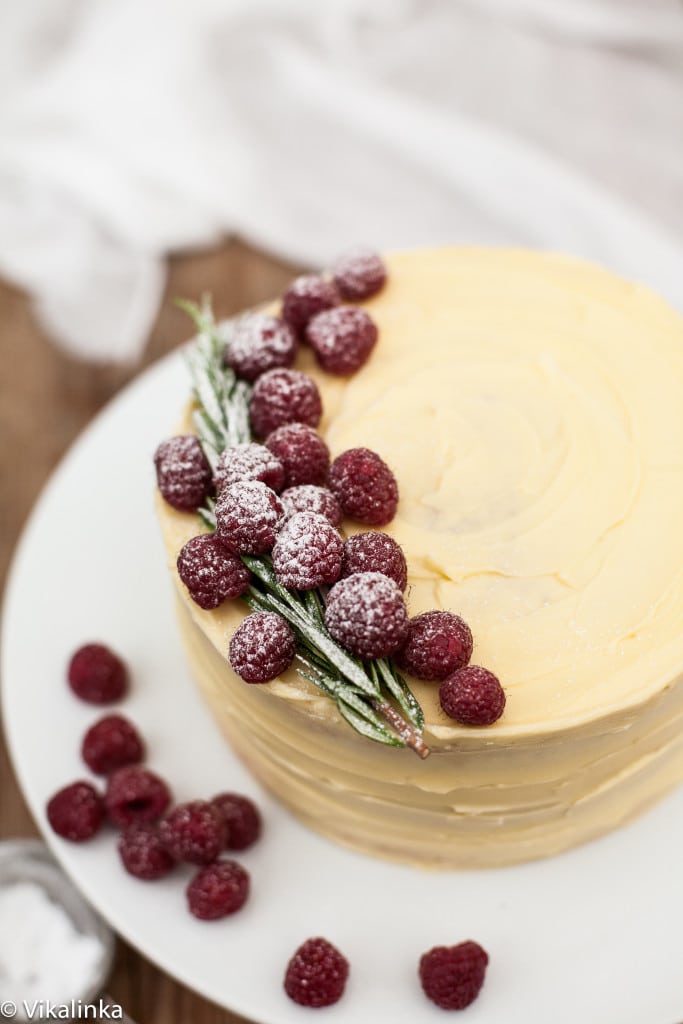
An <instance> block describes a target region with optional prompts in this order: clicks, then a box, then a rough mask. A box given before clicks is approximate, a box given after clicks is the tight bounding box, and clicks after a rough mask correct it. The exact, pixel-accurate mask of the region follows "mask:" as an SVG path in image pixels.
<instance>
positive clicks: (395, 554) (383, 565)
mask: <svg viewBox="0 0 683 1024" xmlns="http://www.w3.org/2000/svg"><path fill="white" fill-rule="evenodd" d="M357 572H382V573H384V575H385V576H388V577H389V579H392V580H393V581H394V583H395V584H396V586H397V587H398V588H399V590H402V591H403V590H405V589H406V585H407V583H408V567H407V565H406V556H405V555H404V554H403V549H402V548H401V546H400V545H399V544H397V543H396V541H395V540H394V539H393V537H389V536H388V535H387V534H386V533H378V532H377V531H376V530H369V531H368V532H367V533H355V534H354V535H353V536H352V537H349V538H348V539H347V540H345V541H344V551H343V554H342V571H341V576H342V579H344V578H345V577H346V576H353V574H354V573H357Z"/></svg>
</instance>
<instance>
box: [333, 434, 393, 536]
mask: <svg viewBox="0 0 683 1024" xmlns="http://www.w3.org/2000/svg"><path fill="white" fill-rule="evenodd" d="M327 483H328V487H329V488H330V490H331V491H332V493H333V494H334V495H335V497H336V498H337V501H338V502H339V504H340V505H341V507H342V512H343V513H344V515H345V516H349V517H350V518H351V519H357V520H358V521H359V522H361V523H368V524H369V525H370V526H386V524H387V523H389V522H391V520H392V519H393V518H394V515H395V514H396V506H397V505H398V485H397V483H396V478H395V477H394V474H393V473H392V472H391V470H390V469H389V467H388V466H387V464H386V462H385V461H384V459H382V458H380V456H379V455H377V453H376V452H371V451H370V449H369V448H349V450H348V451H345V452H342V454H341V455H338V456H337V458H336V459H335V460H334V462H333V463H332V465H331V466H330V472H329V474H328V477H327Z"/></svg>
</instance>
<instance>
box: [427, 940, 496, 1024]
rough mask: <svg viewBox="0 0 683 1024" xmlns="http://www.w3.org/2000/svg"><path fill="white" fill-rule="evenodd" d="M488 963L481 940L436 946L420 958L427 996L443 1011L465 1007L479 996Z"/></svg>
mask: <svg viewBox="0 0 683 1024" xmlns="http://www.w3.org/2000/svg"><path fill="white" fill-rule="evenodd" d="M488 962H489V958H488V954H487V953H486V951H485V950H484V949H482V948H481V946H480V945H479V943H478V942H471V941H468V942H460V943H458V945H457V946H435V947H434V949H430V950H429V952H428V953H424V954H423V956H422V957H421V959H420V981H421V982H422V988H423V990H424V993H425V995H426V996H427V998H428V999H431V1001H432V1002H433V1003H436V1005H437V1006H440V1007H441V1009H442V1010H464V1009H465V1007H466V1006H469V1005H470V1003H473V1002H474V1000H475V999H476V998H477V996H478V995H479V992H480V990H481V986H482V985H483V984H484V975H485V974H486V965H487V964H488Z"/></svg>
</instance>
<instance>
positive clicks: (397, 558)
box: [341, 530, 408, 664]
mask: <svg viewBox="0 0 683 1024" xmlns="http://www.w3.org/2000/svg"><path fill="white" fill-rule="evenodd" d="M356 572H382V573H384V575H385V576H388V577H389V578H390V579H392V580H393V581H394V583H395V584H396V586H397V587H398V588H399V590H401V591H404V590H405V589H406V587H407V586H408V566H407V564H406V556H405V555H404V554H403V549H402V548H401V546H400V544H397V543H396V541H395V540H394V538H393V537H390V536H389V535H388V534H386V533H379V531H377V530H366V531H365V533H354V534H352V536H351V537H347V538H346V540H345V541H344V550H343V552H342V569H341V578H342V579H344V578H345V577H346V576H352V575H353V574H354V573H356ZM397 664H398V662H397Z"/></svg>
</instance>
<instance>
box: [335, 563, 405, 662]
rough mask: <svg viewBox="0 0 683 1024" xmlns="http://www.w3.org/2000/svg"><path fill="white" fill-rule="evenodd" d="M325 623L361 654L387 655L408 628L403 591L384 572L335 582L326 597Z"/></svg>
mask: <svg viewBox="0 0 683 1024" xmlns="http://www.w3.org/2000/svg"><path fill="white" fill-rule="evenodd" d="M325 625H326V626H327V628H328V630H329V632H330V633H331V635H332V636H333V637H334V639H335V640H338V641H339V643H340V644H343V646H344V647H346V649H347V650H349V651H351V653H352V654H355V655H357V656H358V657H359V658H386V657H387V655H389V654H392V653H393V652H394V651H395V650H396V649H397V648H398V647H400V646H401V644H402V643H403V641H404V640H405V638H406V634H407V632H408V613H407V611H406V605H405V601H404V600H403V594H402V593H401V591H400V590H399V588H398V587H397V586H396V584H395V583H394V581H393V580H392V579H389V577H388V576H385V575H384V574H383V573H381V572H359V573H355V574H354V575H353V576H348V577H347V578H346V579H344V580H339V582H338V583H335V585H334V587H333V588H332V590H331V591H330V593H329V595H328V598H327V606H326V608H325Z"/></svg>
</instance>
